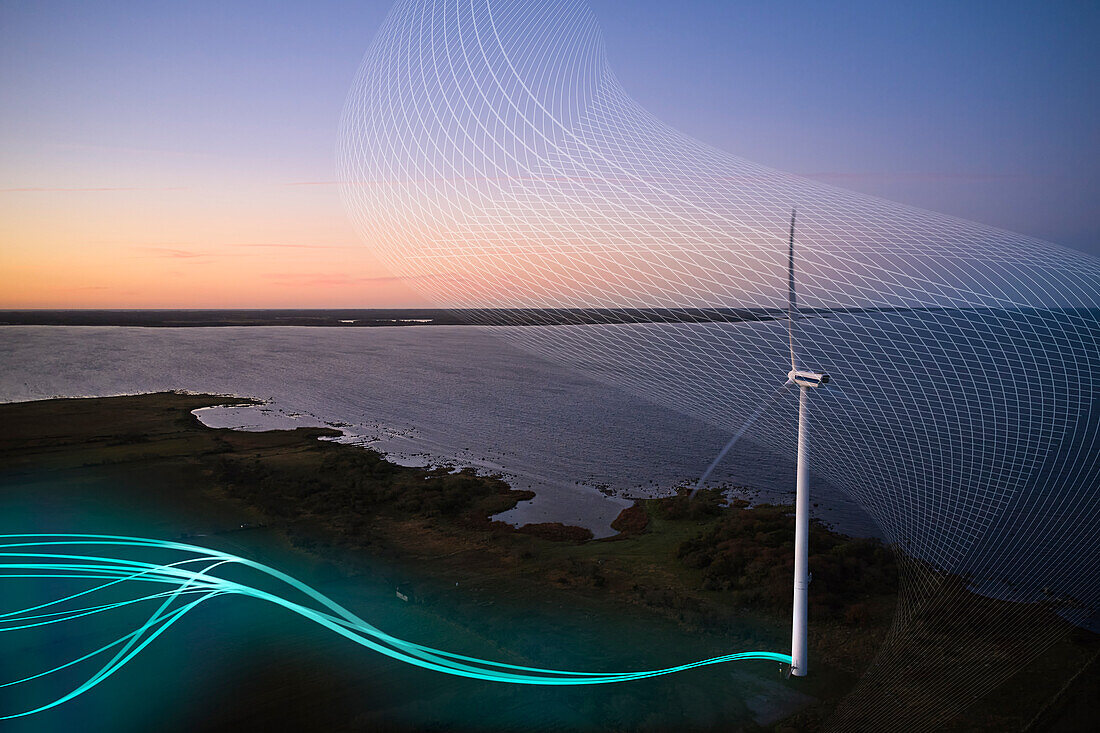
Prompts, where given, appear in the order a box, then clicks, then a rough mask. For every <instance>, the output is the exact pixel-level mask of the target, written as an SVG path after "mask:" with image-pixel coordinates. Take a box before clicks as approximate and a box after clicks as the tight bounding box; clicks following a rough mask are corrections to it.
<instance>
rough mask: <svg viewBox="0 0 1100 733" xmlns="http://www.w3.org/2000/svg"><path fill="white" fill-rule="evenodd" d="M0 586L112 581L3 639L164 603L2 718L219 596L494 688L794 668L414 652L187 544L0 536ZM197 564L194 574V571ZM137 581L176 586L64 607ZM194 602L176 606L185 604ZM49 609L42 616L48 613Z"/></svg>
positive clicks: (107, 670)
mask: <svg viewBox="0 0 1100 733" xmlns="http://www.w3.org/2000/svg"><path fill="white" fill-rule="evenodd" d="M0 540H5V542H4V543H3V544H0V550H2V552H0V579H13V578H31V579H46V578H63V579H70V580H102V581H106V582H103V583H100V584H97V585H95V586H94V587H92V588H90V589H87V590H83V591H80V592H78V593H73V594H70V595H67V596H64V597H62V598H57V599H54V600H52V601H48V602H46V603H39V604H37V605H34V606H29V607H26V608H22V609H17V610H12V611H6V612H3V613H0V633H5V632H13V631H19V630H23V629H28V628H35V627H39V626H44V625H49V624H56V623H64V622H67V621H75V620H78V619H82V618H87V617H89V616H93V615H96V614H102V613H107V612H109V611H112V610H115V609H118V608H122V607H127V606H134V605H136V604H139V603H143V602H146V601H160V604H159V605H158V606H157V608H156V610H155V611H154V612H153V613H152V614H151V615H150V616H149V618H148V619H147V620H146V621H145V622H144V623H143V624H141V625H140V626H138V627H137V628H135V629H133V630H132V631H130V632H128V633H126V634H124V635H122V636H121V637H119V638H117V639H115V640H114V641H112V642H110V643H108V644H105V645H103V646H101V647H99V648H98V649H96V650H94V651H91V652H89V653H87V654H84V655H82V656H80V657H77V658H76V659H73V660H70V661H68V662H65V663H64V664H61V665H59V666H57V667H54V668H52V669H48V670H45V671H43V672H39V673H37V674H34V675H30V676H28V677H24V678H22V679H17V680H11V681H6V682H0V687H10V686H14V685H20V684H24V683H26V682H30V681H31V680H35V679H40V678H43V677H46V676H48V675H50V674H53V673H55V672H59V671H60V670H63V669H66V668H69V667H72V666H73V665H76V664H78V663H80V662H84V661H87V660H89V659H92V658H94V657H97V656H99V655H103V654H107V653H111V652H113V656H111V658H110V661H108V662H107V663H105V664H104V665H103V666H102V667H100V669H99V670H98V671H96V672H95V673H94V674H92V675H91V676H90V677H89V678H88V679H87V680H86V681H85V682H84V683H83V684H81V685H79V686H77V687H76V688H75V689H73V690H71V691H69V692H68V693H66V694H64V695H62V696H60V697H58V698H57V699H56V700H54V701H53V702H50V703H48V704H46V705H42V706H40V707H37V708H34V709H31V710H26V711H23V712H18V713H9V714H4V715H0V720H6V719H11V718H19V717H23V716H27V715H32V714H34V713H39V712H42V711H45V710H49V709H50V708H53V707H56V706H58V705H60V704H62V703H64V702H66V701H68V700H71V699H72V698H74V697H76V696H78V695H81V694H83V693H85V692H87V691H88V690H90V689H92V688H93V687H95V686H96V685H98V684H99V683H100V682H103V681H104V680H105V679H107V678H108V677H110V676H111V675H112V674H114V673H115V672H117V671H118V670H119V669H121V668H122V667H123V666H124V665H125V664H126V662H128V661H130V660H131V659H133V658H134V657H135V656H136V655H137V654H138V653H139V652H141V650H142V649H144V648H145V647H146V646H148V645H149V644H150V643H152V641H153V640H154V639H156V638H157V637H158V636H160V635H161V634H162V633H164V632H165V631H167V630H168V628H170V627H171V626H172V625H173V624H175V623H176V622H178V621H179V620H180V619H181V618H183V617H184V616H185V615H186V614H187V613H188V612H189V611H191V610H193V609H194V608H196V607H198V606H199V605H200V604H201V603H203V602H204V601H207V600H209V599H211V598H214V597H216V596H220V595H242V596H248V597H251V598H256V599H259V600H262V601H267V602H270V603H273V604H275V605H278V606H281V607H282V608H285V609H287V610H289V611H293V612H294V613H297V614H298V615H300V616H302V617H304V618H306V619H308V620H310V621H313V622H314V623H316V624H318V625H320V626H323V627H325V628H327V629H329V630H331V631H333V632H335V633H337V634H339V635H341V636H343V637H345V638H347V639H350V640H351V641H354V642H356V643H358V644H360V645H362V646H365V647H367V648H368V649H371V650H372V651H375V652H378V653H379V654H384V655H385V656H388V657H390V658H392V659H395V660H397V661H400V662H404V663H406V664H411V665H414V666H417V667H422V668H424V669H429V670H433V671H436V672H443V673H445V674H451V675H456V676H459V677H468V678H472V679H480V680H485V681H488V682H504V683H509V684H519V685H555V686H563V685H602V684H611V683H615V682H630V681H633V680H640V679H645V678H649V677H659V676H662V675H667V674H673V673H676V672H682V671H685V670H689V669H694V668H696V667H705V666H710V665H713V664H722V663H725V662H734V661H741V660H747V659H762V660H769V661H773V662H781V663H784V664H790V662H791V658H790V656H789V655H787V654H779V653H776V652H762V651H752V652H741V653H737V654H726V655H723V656H719V657H712V658H710V659H703V660H700V661H697V662H689V663H687V664H681V665H677V666H675V667H666V668H664V669H655V670H644V671H637V672H574V671H568V670H558V669H544V668H540V667H525V666H521V665H515V664H507V663H504V662H494V661H492V660H488V659H480V658H478V657H470V656H465V655H462V654H455V653H453V652H447V651H444V650H441V649H434V648H432V647H427V646H423V645H421V644H416V643H414V642H411V641H406V640H404V639H399V638H397V637H394V636H391V635H389V634H387V633H385V632H384V631H382V630H380V629H378V628H376V627H375V626H373V625H371V624H370V623H368V622H367V621H365V620H363V619H362V618H360V617H358V616H356V615H355V614H354V613H352V612H351V611H349V610H347V609H345V608H344V607H343V606H340V605H339V604H338V603H336V602H335V601H333V600H332V599H330V598H328V597H327V596H325V595H324V594H322V593H320V592H319V591H317V590H315V589H313V588H311V587H310V586H308V585H306V584H305V583H303V582H301V581H299V580H297V579H295V578H293V577H291V576H289V575H287V574H286V573H283V572H281V571H279V570H276V569H274V568H271V567H269V566H267V565H263V564H261V563H258V562H255V561H253V560H248V559H246V558H242V557H238V556H236V555H231V554H229V553H225V552H221V551H219V550H212V549H210V548H206V547H199V546H196V545H188V544H184V543H180V542H170V541H164V540H153V539H145V538H141V537H125V536H117V535H92V534H57V535H54V534H25V535H0ZM84 547H118V548H123V547H134V548H150V549H155V550H170V551H176V552H183V553H191V554H193V555H194V557H186V558H184V559H182V560H177V561H175V562H172V563H167V564H157V563H153V562H144V561H139V560H128V559H124V558H120V557H111V556H109V555H107V556H102V555H84V554H78V553H79V552H81V550H80V549H78V548H84ZM192 565H197V566H198V568H197V569H192V568H191V567H189V566H192ZM227 565H237V566H243V567H247V568H250V569H252V570H255V571H258V572H259V573H261V574H263V575H266V576H268V577H269V578H272V579H275V580H277V581H280V582H281V583H282V584H284V585H286V586H288V587H289V589H290V590H292V591H297V592H298V593H301V594H302V595H303V596H305V597H306V598H307V599H309V601H312V602H313V603H314V604H315V606H310V605H304V604H303V603H302V602H297V601H293V600H290V599H289V598H286V597H283V596H282V595H276V594H274V593H270V592H268V591H264V590H261V589H259V588H257V587H254V586H252V585H246V584H244V583H239V582H236V581H231V580H228V579H225V578H221V577H218V576H217V575H213V574H212V572H213V571H215V570H216V569H218V568H219V567H222V566H227ZM136 583H155V584H164V585H168V586H171V589H170V590H164V591H159V592H155V593H149V594H146V595H141V596H136V597H132V598H129V599H127V600H122V601H115V602H112V603H97V604H92V605H86V606H82V607H80V608H65V605H66V604H69V603H71V602H73V601H76V600H77V599H81V598H85V597H90V596H92V595H93V594H95V593H97V592H99V591H103V590H105V589H108V588H117V587H120V586H123V585H132V584H136ZM190 596H197V597H196V598H194V599H191V600H187V601H186V602H180V603H178V604H177V602H178V601H180V600H181V599H182V598H184V597H190ZM47 608H49V609H53V610H50V611H49V612H45V613H42V612H41V611H43V609H47Z"/></svg>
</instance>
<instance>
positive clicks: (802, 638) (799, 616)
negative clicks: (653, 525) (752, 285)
mask: <svg viewBox="0 0 1100 733" xmlns="http://www.w3.org/2000/svg"><path fill="white" fill-rule="evenodd" d="M794 218H795V211H794V210H793V209H792V210H791V234H790V239H789V240H788V248H787V337H788V341H789V342H790V348H791V370H790V371H789V372H787V385H791V384H795V385H798V459H797V468H796V470H795V502H794V619H793V625H792V629H791V674H793V675H795V676H796V677H805V676H806V671H807V667H806V626H807V611H808V605H809V598H810V471H809V465H808V464H809V457H810V456H809V453H810V437H809V401H810V390H813V389H817V388H818V387H821V386H822V385H825V384H828V383H829V375H828V374H822V373H820V372H810V371H806V370H804V369H799V368H798V359H797V358H796V357H795V352H794V319H795V313H797V310H798V306H797V305H796V303H795V293H794ZM785 386H786V385H785Z"/></svg>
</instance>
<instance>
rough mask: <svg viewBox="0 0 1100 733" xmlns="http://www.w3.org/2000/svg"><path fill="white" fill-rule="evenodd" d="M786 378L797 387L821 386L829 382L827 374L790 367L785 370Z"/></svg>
mask: <svg viewBox="0 0 1100 733" xmlns="http://www.w3.org/2000/svg"><path fill="white" fill-rule="evenodd" d="M787 379H789V380H791V381H792V382H794V383H795V384H797V385H798V386H799V387H821V386H823V385H826V384H828V383H829V375H828V374H822V373H821V372H808V371H806V370H804V369H792V370H790V371H789V372H787Z"/></svg>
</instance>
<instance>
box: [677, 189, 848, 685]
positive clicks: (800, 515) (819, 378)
mask: <svg viewBox="0 0 1100 733" xmlns="http://www.w3.org/2000/svg"><path fill="white" fill-rule="evenodd" d="M795 213H796V211H795V210H794V209H792V210H791V233H790V238H789V240H788V243H787V339H788V341H789V343H790V349H791V370H790V371H789V372H787V381H786V382H784V383H783V386H782V387H780V388H779V389H778V390H776V392H775V393H774V394H772V396H771V397H770V398H769V399H767V400H765V401H764V402H762V403H761V404H760V406H759V407H758V408H757V409H756V412H754V413H753V414H752V415H751V416H750V417H749V419H748V420H746V421H745V423H744V424H743V425H742V426H741V429H740V430H738V431H737V432H736V433H734V435H733V437H732V438H730V441H729V442H728V443H726V446H725V447H724V448H723V449H722V450H721V451H719V453H718V456H717V457H715V459H714V460H713V461H711V464H710V465H709V466H707V470H706V471H704V472H703V475H702V476H701V477H700V478H699V480H698V481H697V482H696V483H695V488H693V489H692V490H691V496H695V492H697V491H699V489H701V488H702V487H703V484H704V483H706V480H707V479H708V478H709V477H710V475H711V473H713V472H714V469H715V468H717V467H718V464H719V463H721V462H722V459H723V458H725V457H726V454H727V453H729V451H730V449H731V448H733V446H734V445H736V443H737V441H739V440H740V439H741V436H743V435H744V434H745V433H746V432H747V431H748V429H749V428H750V427H751V426H752V424H753V423H755V422H756V420H757V419H758V418H759V417H760V416H761V415H762V414H763V413H764V410H766V409H767V408H768V407H769V406H770V405H771V404H772V402H773V401H774V400H775V399H776V398H777V397H778V396H779V395H780V394H781V393H783V392H785V391H786V390H787V388H788V387H790V386H791V385H797V386H798V458H797V468H796V470H795V502H794V507H795V509H794V619H793V627H792V629H791V669H790V674H793V675H794V676H796V677H805V676H806V671H807V670H806V626H807V608H808V605H809V597H810V471H809V465H808V464H809V454H810V439H809V397H810V390H812V389H817V388H818V387H821V386H824V385H826V384H828V383H829V375H828V374H822V373H821V372H811V371H807V370H805V369H799V367H798V359H797V358H796V356H795V351H794V321H795V314H796V313H797V312H798V305H797V304H796V302H795V294H794V219H795Z"/></svg>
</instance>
